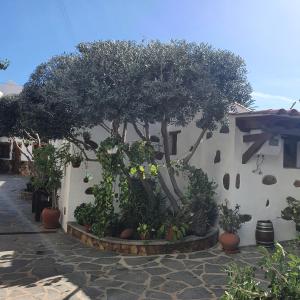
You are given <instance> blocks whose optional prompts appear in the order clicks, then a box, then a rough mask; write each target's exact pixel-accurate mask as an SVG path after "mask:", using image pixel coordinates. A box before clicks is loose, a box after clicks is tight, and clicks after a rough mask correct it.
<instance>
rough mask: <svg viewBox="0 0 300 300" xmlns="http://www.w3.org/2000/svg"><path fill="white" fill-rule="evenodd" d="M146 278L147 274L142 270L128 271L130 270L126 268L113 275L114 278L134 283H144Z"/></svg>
mask: <svg viewBox="0 0 300 300" xmlns="http://www.w3.org/2000/svg"><path fill="white" fill-rule="evenodd" d="M148 278H149V275H147V274H146V273H145V272H143V271H130V270H127V271H125V272H122V273H121V274H119V275H117V276H115V280H120V281H129V282H134V283H144V282H145V281H146V280H147V279H148Z"/></svg>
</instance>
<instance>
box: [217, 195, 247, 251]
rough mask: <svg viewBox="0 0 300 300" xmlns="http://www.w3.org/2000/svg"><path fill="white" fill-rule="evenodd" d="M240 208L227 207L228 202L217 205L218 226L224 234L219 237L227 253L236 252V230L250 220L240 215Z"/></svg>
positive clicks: (245, 215)
mask: <svg viewBox="0 0 300 300" xmlns="http://www.w3.org/2000/svg"><path fill="white" fill-rule="evenodd" d="M239 211H240V206H239V205H238V204H236V205H235V207H234V209H231V208H229V207H228V201H226V202H225V204H221V205H219V216H220V219H219V225H220V227H221V228H222V229H223V230H224V232H223V233H222V234H221V235H220V237H219V242H220V243H221V245H222V247H223V250H224V251H225V252H228V253H235V252H237V251H238V245H239V243H240V237H239V236H238V234H237V231H238V229H240V228H241V226H242V224H243V223H245V222H248V221H250V220H251V218H252V217H251V216H250V215H247V214H240V212H239Z"/></svg>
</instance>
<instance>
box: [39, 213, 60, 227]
mask: <svg viewBox="0 0 300 300" xmlns="http://www.w3.org/2000/svg"><path fill="white" fill-rule="evenodd" d="M59 217H60V211H59V209H57V208H44V209H43V212H42V222H43V226H44V228H46V229H55V228H58V227H59V226H60V225H59Z"/></svg>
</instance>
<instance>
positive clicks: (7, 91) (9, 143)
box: [0, 81, 32, 175]
mask: <svg viewBox="0 0 300 300" xmlns="http://www.w3.org/2000/svg"><path fill="white" fill-rule="evenodd" d="M22 89H23V86H21V85H18V84H16V83H15V82H13V81H8V82H7V83H3V84H0V101H1V97H2V96H5V95H16V94H19V93H20V92H21V91H22ZM16 141H17V143H18V145H19V147H20V148H21V149H22V151H20V149H19V148H18V147H16V145H15V144H14V142H13V140H12V139H10V138H8V137H4V136H2V137H0V172H1V173H17V174H23V175H28V173H29V171H28V166H27V161H28V159H27V158H26V156H25V155H24V154H22V152H24V153H26V152H27V151H29V153H31V152H32V146H29V147H28V148H27V149H26V147H25V146H24V144H23V142H22V140H20V139H16Z"/></svg>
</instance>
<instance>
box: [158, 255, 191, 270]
mask: <svg viewBox="0 0 300 300" xmlns="http://www.w3.org/2000/svg"><path fill="white" fill-rule="evenodd" d="M160 263H161V264H163V265H164V266H166V267H167V268H170V269H173V270H178V271H180V270H184V269H185V268H186V267H185V265H184V264H183V263H182V262H181V261H178V260H176V259H170V258H163V259H162V260H161V261H160Z"/></svg>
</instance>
